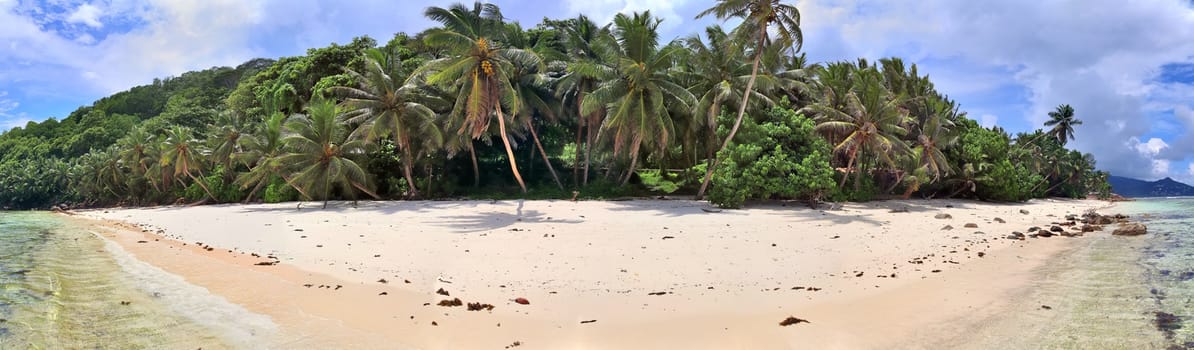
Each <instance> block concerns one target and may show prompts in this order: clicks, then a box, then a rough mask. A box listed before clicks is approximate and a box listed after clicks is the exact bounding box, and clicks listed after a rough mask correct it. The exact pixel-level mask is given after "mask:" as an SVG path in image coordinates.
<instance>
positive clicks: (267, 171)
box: [234, 112, 306, 203]
mask: <svg viewBox="0 0 1194 350" xmlns="http://www.w3.org/2000/svg"><path fill="white" fill-rule="evenodd" d="M285 122H286V115H284V114H282V112H274V114H271V115H270V116H269V118H266V119H265V121H264V122H263V124H264V125H263V127H262V128H261V129H260V130H258V132H257V133H256V134H255V135H251V136H249V137H242V138H241V139H240V149H241V150H242V152H241V153H237V154H236V155H234V157H235V159H236V160H238V161H239V162H241V163H242V164H244V165H245V166H246V167H249V171H248V172H246V173H243V174H241V175H240V176H239V177H237V179H236V184H238V185H240V187H241V189H242V190H243V189H245V188H248V187H249V186H253V190H252V191H249V194H248V195H247V196H245V200H244V202H245V203H247V202H249V201H251V200H253V198H254V196H256V195H257V191H260V190H261V188H262V187H264V186H265V185H266V184H267V183H269V182H270V178H271V177H273V176H280V177H282V178H283V179H284V180H287V182H289V179H288V178H289V176H288V175H287V174H286V173H285V172H283V171H282V165H281V164H278V162H277V161H276V157H278V156H279V155H281V154H282V151H283V150H282V146H283V144H282V138H283V137H284V134H283V132H284V129H283V124H284V123H285ZM304 195H306V194H305V193H304Z"/></svg>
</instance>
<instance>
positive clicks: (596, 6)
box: [566, 0, 700, 41]
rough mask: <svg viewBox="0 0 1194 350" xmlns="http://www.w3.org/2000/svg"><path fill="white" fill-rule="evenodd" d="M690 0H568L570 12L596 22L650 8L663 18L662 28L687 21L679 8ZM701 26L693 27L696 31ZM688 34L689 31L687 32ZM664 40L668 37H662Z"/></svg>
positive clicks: (692, 29)
mask: <svg viewBox="0 0 1194 350" xmlns="http://www.w3.org/2000/svg"><path fill="white" fill-rule="evenodd" d="M687 2H688V0H567V1H566V3H567V5H568V6H567V7H568V13H570V14H582V13H583V14H585V15H587V16H589V18H591V19H593V21H594V22H596V23H599V24H600V23H609V22H610V21H612V20H613V19H614V16H615V15H617V14H618V13H626V14H629V13H632V12H637V11H646V10H650V11H651V15H652V16H655V17H657V18H661V19H663V23H661V24H660V28H662V29H669V28H676V27H677V26H679V25H681V24H683V23H685V22H686V20H687V19H688V18H685V17H683V16H681V15H680V14H679V13H678V12H677V10H678V9H679V8H681V7H683V6H684V5H685V4H686V3H687ZM699 29H700V28H691V29H690V30H689V31H691V32H693V33H695V32H696V31H697V30H699ZM686 34H688V33H686ZM662 39H663V40H664V41H666V40H668V38H662Z"/></svg>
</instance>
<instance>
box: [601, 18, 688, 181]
mask: <svg viewBox="0 0 1194 350" xmlns="http://www.w3.org/2000/svg"><path fill="white" fill-rule="evenodd" d="M659 23H660V20H659V19H656V18H655V17H652V16H651V13H650V12H649V11H647V12H642V13H635V14H633V15H631V16H627V15H626V14H618V15H617V16H615V17H614V28H613V34H614V37H615V38H616V39H617V42H618V46H617V48H616V49H617V52H618V56H619V58H618V65H617V70H618V78H617V79H611V80H606V81H604V82H602V84H601V85H600V87H598V88H597V90H594V91H593V92H592V93H591V94H590V95H589V97H588V98H586V99H585V101H584V102H583V104H582V105H581V114H582V115H587V114H589V113H593V112H595V111H597V110H599V109H602V108H604V109H605V111H606V113H607V114H608V115H607V116H606V118H605V122H604V125H603V129H604V130H605V132H608V133H609V135H610V137H611V138H612V140H613V151H614V153H615V154H620V153H624V154H626V155H627V156H628V157H629V158H630V166H629V167H628V168H627V171H626V174H625V176H624V177H623V179H622V181H621V183H622V184H625V183H627V182H628V181H630V177H631V175H633V174H634V171H635V167H636V166H637V165H638V160H639V154H640V153H641V152H640V151H641V150H642V146H643V144H644V142H645V143H646V144H648V146H650V147H653V148H654V150H655V151H657V152H665V151H666V150H667V148H668V147H667V146H668V143H669V142H670V141H671V138H672V135H673V134H674V133H675V131H674V127H673V121H672V117H673V116H672V110H673V109H676V110H684V111H690V110H692V105H694V104H695V103H696V98H695V97H694V96H693V95H692V93H691V92H688V90H685V89H684V88H683V87H681V86H680V85H679V84H676V83H675V82H673V81H672V77H671V76H670V75H669V72H670V70H671V69H672V67H673V65H674V64H675V63H676V62H675V60H676V58H677V56H679V55H680V52H681V51H682V50H683V49H684V48H683V47H682V46H680V45H679V44H678V43H671V44H668V45H665V46H663V47H659V32H658V27H659Z"/></svg>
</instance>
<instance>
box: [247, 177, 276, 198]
mask: <svg viewBox="0 0 1194 350" xmlns="http://www.w3.org/2000/svg"><path fill="white" fill-rule="evenodd" d="M267 179H269V178H268V177H267V178H265V179H262V180H261V181H258V182H257V185H256V186H253V190H252V191H249V195H248V196H245V200H244V201H241V203H242V204H244V203H249V201H252V200H253V196H256V195H257V191H260V190H261V187H262V186H265V180H267Z"/></svg>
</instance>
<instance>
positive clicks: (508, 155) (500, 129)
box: [497, 106, 527, 193]
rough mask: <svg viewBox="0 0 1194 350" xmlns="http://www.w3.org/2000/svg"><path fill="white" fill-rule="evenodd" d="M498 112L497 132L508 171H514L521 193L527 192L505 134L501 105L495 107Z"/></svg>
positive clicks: (508, 138) (508, 137)
mask: <svg viewBox="0 0 1194 350" xmlns="http://www.w3.org/2000/svg"><path fill="white" fill-rule="evenodd" d="M497 114H498V132H500V133H501V134H502V135H501V136H502V145H503V146H505V147H506V158H507V159H508V160H509V161H510V172H512V173H514V180H516V181H518V187H520V188H522V193H527V185H526V183H525V182H523V181H522V174H519V173H518V163H517V162H515V160H514V149H513V148H510V136H509V135H507V134H506V115H505V114H503V113H502V107H500V106H499V107H498V108H497Z"/></svg>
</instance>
